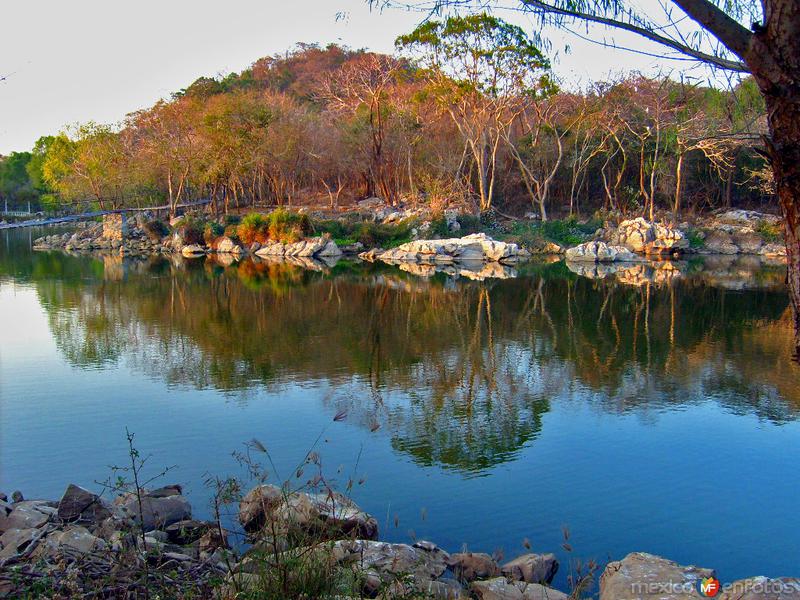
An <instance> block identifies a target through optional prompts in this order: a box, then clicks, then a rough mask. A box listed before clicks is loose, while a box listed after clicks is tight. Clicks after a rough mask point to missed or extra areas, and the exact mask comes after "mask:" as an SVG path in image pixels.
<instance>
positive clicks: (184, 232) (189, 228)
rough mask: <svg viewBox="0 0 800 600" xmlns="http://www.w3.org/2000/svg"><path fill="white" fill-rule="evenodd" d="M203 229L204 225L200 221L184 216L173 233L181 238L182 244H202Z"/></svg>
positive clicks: (203, 237) (203, 240)
mask: <svg viewBox="0 0 800 600" xmlns="http://www.w3.org/2000/svg"><path fill="white" fill-rule="evenodd" d="M205 228H206V224H205V223H204V222H203V221H202V220H201V219H199V218H197V217H194V216H190V215H184V216H183V217H182V218H181V220H180V222H179V223H178V225H177V227H176V228H175V231H176V232H177V233H178V235H180V236H181V238H182V239H183V243H184V244H187V245H189V244H202V243H204V242H205V236H204V232H205Z"/></svg>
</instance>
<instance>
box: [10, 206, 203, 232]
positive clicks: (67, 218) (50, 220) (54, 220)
mask: <svg viewBox="0 0 800 600" xmlns="http://www.w3.org/2000/svg"><path fill="white" fill-rule="evenodd" d="M210 203H211V200H197V201H195V202H187V203H185V204H178V205H177V206H176V207H175V209H176V210H177V209H181V208H191V207H192V206H205V205H206V204H210ZM170 208H172V207H171V206H170V205H169V204H167V205H165V206H150V207H147V208H115V209H112V210H96V211H93V212H86V213H80V214H76V215H64V216H61V217H46V218H44V219H31V220H28V221H19V222H17V223H5V224H0V229H14V228H17V227H36V226H40V225H56V224H58V223H69V222H71V221H82V220H84V219H93V218H95V217H102V216H103V215H112V214H119V213H126V212H145V211H153V212H157V211H160V210H169V209H170ZM30 214H31V213H22V216H28V215H30Z"/></svg>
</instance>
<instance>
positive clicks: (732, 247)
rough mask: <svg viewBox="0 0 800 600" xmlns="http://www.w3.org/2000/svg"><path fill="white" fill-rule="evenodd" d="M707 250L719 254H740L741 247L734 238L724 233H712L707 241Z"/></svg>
mask: <svg viewBox="0 0 800 600" xmlns="http://www.w3.org/2000/svg"><path fill="white" fill-rule="evenodd" d="M705 249H706V250H707V251H709V252H716V253H718V254H738V253H739V247H738V246H737V245H736V244H735V243H734V242H733V237H732V236H731V235H730V234H729V233H725V232H724V231H712V232H711V233H709V234H708V236H707V237H706V239H705Z"/></svg>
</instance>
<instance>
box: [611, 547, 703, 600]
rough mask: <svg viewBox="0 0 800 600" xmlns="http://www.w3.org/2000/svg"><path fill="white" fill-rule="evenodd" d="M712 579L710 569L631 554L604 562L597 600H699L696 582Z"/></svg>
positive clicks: (641, 553) (641, 554) (699, 595)
mask: <svg viewBox="0 0 800 600" xmlns="http://www.w3.org/2000/svg"><path fill="white" fill-rule="evenodd" d="M708 577H715V572H714V570H713V569H705V568H702V567H695V566H681V565H679V564H678V563H676V562H673V561H671V560H667V559H665V558H661V557H660V556H655V555H653V554H646V553H644V552H633V553H631V554H628V556H626V557H625V558H623V559H622V560H619V561H614V562H610V563H608V565H607V566H606V568H605V570H604V571H603V574H602V575H601V577H600V600H685V599H686V598H702V597H703V595H701V594H700V591H699V587H698V586H699V583H700V581H702V580H703V579H706V578H708Z"/></svg>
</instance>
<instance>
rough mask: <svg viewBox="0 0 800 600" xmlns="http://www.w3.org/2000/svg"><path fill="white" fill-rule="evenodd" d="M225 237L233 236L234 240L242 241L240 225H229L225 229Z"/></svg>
mask: <svg viewBox="0 0 800 600" xmlns="http://www.w3.org/2000/svg"><path fill="white" fill-rule="evenodd" d="M224 234H225V237H229V238H231V239H232V240H233V241H234V242H237V243H238V242H241V240H240V239H239V226H238V225H235V224H234V225H228V226H227V227H226V228H225V231H224Z"/></svg>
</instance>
